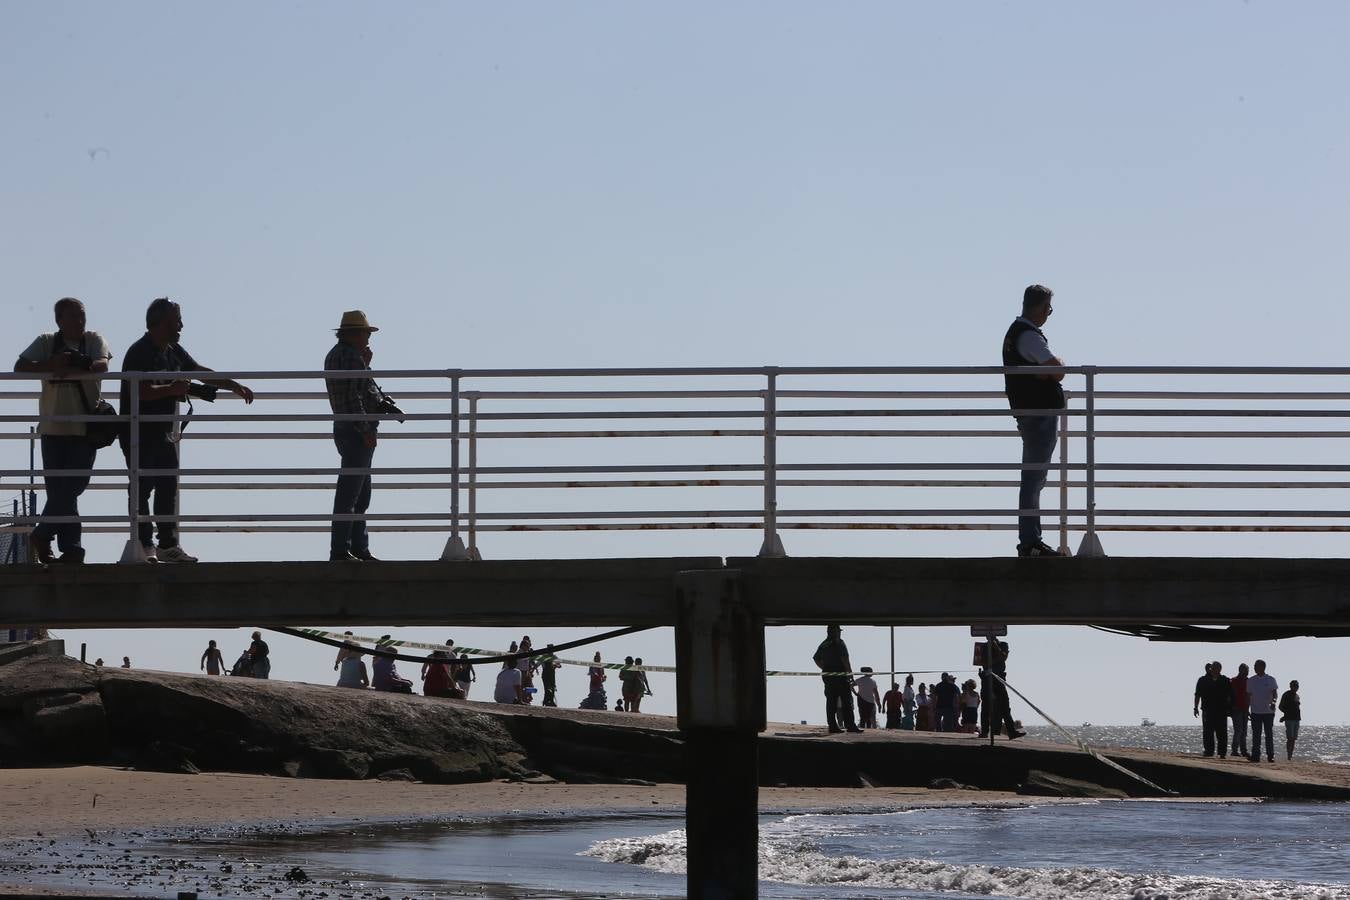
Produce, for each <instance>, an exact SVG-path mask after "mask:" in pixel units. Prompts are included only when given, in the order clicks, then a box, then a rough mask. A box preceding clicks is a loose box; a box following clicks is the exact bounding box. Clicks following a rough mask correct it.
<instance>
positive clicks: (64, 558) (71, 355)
mask: <svg viewBox="0 0 1350 900" xmlns="http://www.w3.org/2000/svg"><path fill="white" fill-rule="evenodd" d="M53 311H54V313H55V315H56V329H57V330H56V331H54V332H49V333H47V334H40V335H38V336H37V337H36V338H35V339H34V340H33V343H31V344H29V345H28V347H27V349H25V350H24V351H23V352H22V353H20V354H19V359H18V361H16V362H15V363H14V371H15V372H48V373H51V377H50V378H45V379H43V381H42V393H41V395H40V397H39V399H38V415H40V416H43V417H47V416H84V415H91V414H92V413H93V410H94V408H95V407H96V406H97V405H98V403H99V401H100V400H102V399H103V398H102V395H101V394H100V391H99V389H100V385H101V382H99V381H96V380H90V379H82V378H68V377H66V376H69V375H78V374H80V373H81V372H106V371H108V360H109V359H111V358H112V351H111V350H110V349H109V348H108V342H107V341H105V340H104V339H103V338H102V337H101V336H100V335H99V334H98V333H97V332H94V331H85V328H84V325H85V313H84V304H83V303H81V302H80V301H79V300H76V299H75V298H74V297H62V298H61V299H60V300H57V301H56V306H55V308H54V310H53ZM37 431H38V435H39V438H38V441H39V444H40V446H41V448H42V468H44V469H92V468H93V467H94V455H95V454H96V453H97V452H98V450H97V448H95V446H94V445H93V444H92V443H90V442H89V439H88V437H87V434H88V425H87V424H86V423H84V422H39V423H38V427H37ZM89 477H90V476H88V475H46V476H43V481H44V482H45V483H46V485H47V499H46V502H45V503H43V506H42V515H43V516H78V515H79V514H80V509H79V498H80V495H81V494H83V493H84V489H85V488H86V487H88V486H89ZM81 534H82V532H81V529H80V523H79V522H78V521H76V522H60V523H57V522H43V523H42V524H40V525H38V526H37V527H36V528H34V529H33V531H32V533H31V534H30V535H29V536H28V543H29V545H30V546H31V547H32V548H33V554H34V561H35V562H40V563H44V564H45V563H50V562H54V561H56V558H55V557H54V556H53V555H52V539H53V538H55V539H56V545H57V549H59V550H60V551H61V557H60V561H61V562H63V563H82V562H84V547H83V546H82V545H81V543H80V541H81Z"/></svg>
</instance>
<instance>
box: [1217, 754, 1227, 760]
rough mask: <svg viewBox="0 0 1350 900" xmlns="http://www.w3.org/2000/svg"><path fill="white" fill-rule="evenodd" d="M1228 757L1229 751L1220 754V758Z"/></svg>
mask: <svg viewBox="0 0 1350 900" xmlns="http://www.w3.org/2000/svg"><path fill="white" fill-rule="evenodd" d="M1227 758H1228V754H1227V753H1220V754H1219V759H1227Z"/></svg>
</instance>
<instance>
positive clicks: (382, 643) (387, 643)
mask: <svg viewBox="0 0 1350 900" xmlns="http://www.w3.org/2000/svg"><path fill="white" fill-rule="evenodd" d="M290 630H291V631H296V632H299V633H301V634H308V635H312V636H314V637H321V638H328V639H329V640H337V641H352V642H353V643H357V644H371V645H372V646H375V647H385V648H389V649H393V648H395V647H403V648H406V649H409V650H447V649H451V648H448V647H447V646H446V645H445V644H432V643H428V642H426V641H401V640H396V639H394V638H391V637H390V636H389V635H387V634H386V635H383V636H381V637H377V638H375V637H368V636H366V635H360V634H347V633H345V632H343V633H341V634H339V633H338V632H336V631H324V630H323V629H320V628H292V629H290ZM453 650H454V652H456V653H468V654H471V655H473V656H509V655H510V654H512V653H518V652H519V651H518V650H493V649H490V648H484V647H464V646H460V645H459V644H456V645H455V646H454V648H453ZM530 656H531V657H533V658H534V659H537V660H540V661H553V662H560V663H562V664H563V665H568V666H585V667H586V668H590V667H592V666H595V665H599V666H600V667H601V668H603V669H614V670H616V671H627V672H674V671H675V667H674V666H654V665H649V664H644V665H641V666H629V665H625V664H624V663H596V662H594V661H593V660H589V659H586V660H582V659H563V658H562V657H559V656H555V655H553V654H552V653H545V652H544V651H543V650H534V649H531V651H530ZM973 671H974V669H906V670H905V674H907V675H939V674H941V673H942V672H948V673H957V672H973ZM764 674H765V675H766V676H772V675H786V676H808V677H816V678H818V677H821V676H830V677H851V678H858V677H861V676H862V674H863V673H862V672H790V671H787V670H784V669H768V670H766V671H765V673H764ZM872 674H874V675H876V674H885V673H877V672H873V673H872Z"/></svg>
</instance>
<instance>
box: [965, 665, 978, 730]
mask: <svg viewBox="0 0 1350 900" xmlns="http://www.w3.org/2000/svg"><path fill="white" fill-rule="evenodd" d="M961 688H962V690H961V730H962V731H964V732H965V733H966V734H974V733H975V732H977V731H979V729H980V692H979V691H978V690H977V689H976V687H975V679H974V678H968V679H966V682H965V684H963V685H961Z"/></svg>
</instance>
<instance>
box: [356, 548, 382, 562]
mask: <svg viewBox="0 0 1350 900" xmlns="http://www.w3.org/2000/svg"><path fill="white" fill-rule="evenodd" d="M352 556H355V557H356V558H357V559H359V560H361V562H379V560H378V559H376V558H375V556H374V554H372V553H371V552H370V551H369V550H353V551H352Z"/></svg>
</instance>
